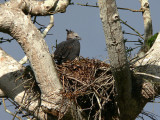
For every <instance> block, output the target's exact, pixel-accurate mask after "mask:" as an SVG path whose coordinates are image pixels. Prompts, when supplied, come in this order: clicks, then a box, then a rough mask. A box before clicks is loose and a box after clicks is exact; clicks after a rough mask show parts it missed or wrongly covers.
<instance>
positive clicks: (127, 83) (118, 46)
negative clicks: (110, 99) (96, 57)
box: [98, 0, 132, 119]
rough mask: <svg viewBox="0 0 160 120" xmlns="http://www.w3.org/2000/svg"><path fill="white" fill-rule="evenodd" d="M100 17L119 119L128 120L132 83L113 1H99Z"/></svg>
mask: <svg viewBox="0 0 160 120" xmlns="http://www.w3.org/2000/svg"><path fill="white" fill-rule="evenodd" d="M98 3H99V8H100V17H101V20H102V24H103V29H104V34H105V37H106V44H107V51H108V54H109V58H110V63H111V67H112V72H113V76H114V79H115V80H116V86H117V92H118V102H119V103H118V104H119V107H120V112H121V113H120V115H121V118H122V119H123V118H126V119H128V118H129V114H128V112H127V111H126V110H127V109H128V105H129V102H128V101H130V99H131V90H132V81H131V75H130V70H129V66H128V62H127V57H126V52H125V46H124V41H123V34H122V30H121V25H120V21H119V15H118V11H117V7H116V3H115V0H107V1H106V0H99V1H98Z"/></svg>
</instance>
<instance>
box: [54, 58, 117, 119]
mask: <svg viewBox="0 0 160 120" xmlns="http://www.w3.org/2000/svg"><path fill="white" fill-rule="evenodd" d="M57 71H58V75H59V78H60V80H61V82H62V84H63V96H64V97H65V98H68V99H70V100H72V101H74V102H75V103H76V105H77V106H78V107H79V108H80V109H81V111H85V113H87V116H94V119H96V118H97V117H100V115H102V113H103V112H105V113H106V112H107V111H109V112H112V111H115V110H112V109H114V108H115V107H114V106H115V102H114V98H115V87H114V80H113V76H112V74H111V70H110V65H109V64H106V63H105V62H102V61H100V60H97V59H88V58H82V57H81V58H80V59H79V60H74V61H67V62H65V63H62V64H61V65H57ZM108 105H109V106H108ZM106 107H107V109H106ZM104 110H105V111H104ZM105 113H104V114H105ZM112 115H113V113H112ZM88 119H93V117H89V118H88Z"/></svg>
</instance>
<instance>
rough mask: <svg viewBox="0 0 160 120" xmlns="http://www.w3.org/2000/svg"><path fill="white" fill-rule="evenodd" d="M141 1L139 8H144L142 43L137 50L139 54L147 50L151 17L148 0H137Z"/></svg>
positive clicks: (142, 54)
mask: <svg viewBox="0 0 160 120" xmlns="http://www.w3.org/2000/svg"><path fill="white" fill-rule="evenodd" d="M139 1H140V3H141V9H142V10H144V12H143V13H142V14H143V20H144V35H145V36H144V37H145V39H144V44H143V46H142V48H141V50H140V52H139V56H140V57H141V56H144V54H145V53H146V52H147V51H148V50H149V46H148V44H147V40H148V39H149V38H150V37H151V36H152V33H153V30H152V19H151V14H150V8H149V2H148V0H139Z"/></svg>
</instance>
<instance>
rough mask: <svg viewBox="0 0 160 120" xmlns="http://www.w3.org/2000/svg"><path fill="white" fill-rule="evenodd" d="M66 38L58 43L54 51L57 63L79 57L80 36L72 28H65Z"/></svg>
mask: <svg viewBox="0 0 160 120" xmlns="http://www.w3.org/2000/svg"><path fill="white" fill-rule="evenodd" d="M66 31H67V40H66V41H63V42H61V43H59V44H58V45H57V47H56V50H55V52H54V60H55V61H56V63H57V64H62V63H63V62H66V61H67V60H69V61H72V60H74V59H75V58H76V57H79V53H80V42H79V40H81V38H80V37H79V35H78V34H77V33H75V32H74V31H72V30H67V29H66Z"/></svg>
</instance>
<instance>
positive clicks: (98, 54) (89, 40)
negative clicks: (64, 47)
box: [0, 0, 160, 120]
mask: <svg viewBox="0 0 160 120" xmlns="http://www.w3.org/2000/svg"><path fill="white" fill-rule="evenodd" d="M72 1H74V3H75V5H71V6H69V7H68V8H67V12H66V13H59V14H56V15H55V16H54V19H55V22H54V24H55V25H54V27H53V28H52V30H51V31H50V32H49V34H52V35H48V36H47V37H46V38H45V40H46V42H47V44H48V46H49V48H50V51H51V46H53V45H55V43H56V42H55V41H56V40H58V43H59V42H61V41H64V40H66V31H65V29H71V30H73V31H75V32H77V33H78V34H79V36H80V37H81V38H82V40H81V41H80V43H81V53H80V55H81V56H83V57H89V58H96V59H100V60H106V58H107V52H106V45H105V38H104V33H103V28H102V24H101V20H100V18H99V9H98V8H93V7H82V6H79V5H76V3H82V4H85V2H86V1H88V4H92V5H95V4H96V2H97V0H72ZM149 2H150V9H151V17H152V22H153V32H154V33H156V32H159V30H160V17H159V14H158V13H159V12H160V7H159V5H160V0H152V1H151V0H150V1H149ZM117 5H118V7H123V8H130V9H136V10H138V9H139V8H140V3H139V1H138V0H117ZM119 14H120V18H121V19H122V20H124V21H127V23H128V24H129V25H131V26H132V27H133V28H135V29H136V30H138V31H139V32H140V33H141V34H143V31H144V27H143V18H142V14H141V13H133V12H130V11H126V10H119ZM38 22H39V23H41V24H44V25H47V24H48V23H49V16H47V17H38ZM122 29H123V30H125V31H126V32H131V33H134V32H133V31H132V30H130V29H128V27H126V26H124V25H122ZM0 37H4V38H8V35H5V34H2V33H0ZM124 37H125V38H127V39H128V40H137V39H138V38H137V37H134V36H129V35H125V36H124ZM127 45H129V46H134V43H130V44H127ZM0 47H2V48H3V49H4V50H5V51H6V52H7V53H8V54H9V55H11V56H12V57H14V58H15V59H16V60H20V59H21V58H22V57H23V56H24V53H23V51H22V49H21V48H20V46H19V45H18V44H17V42H16V41H13V42H11V43H3V44H0ZM134 53H135V52H134ZM11 109H12V110H13V108H11ZM145 110H148V111H151V112H154V113H156V114H158V115H160V113H159V111H160V105H159V104H156V103H154V104H147V106H146V107H145ZM153 110H154V111H153ZM0 117H1V118H0V120H1V119H2V120H10V119H12V116H10V115H8V113H6V112H5V111H4V108H3V105H0ZM159 119H160V118H159ZM146 120H147V118H146Z"/></svg>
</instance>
